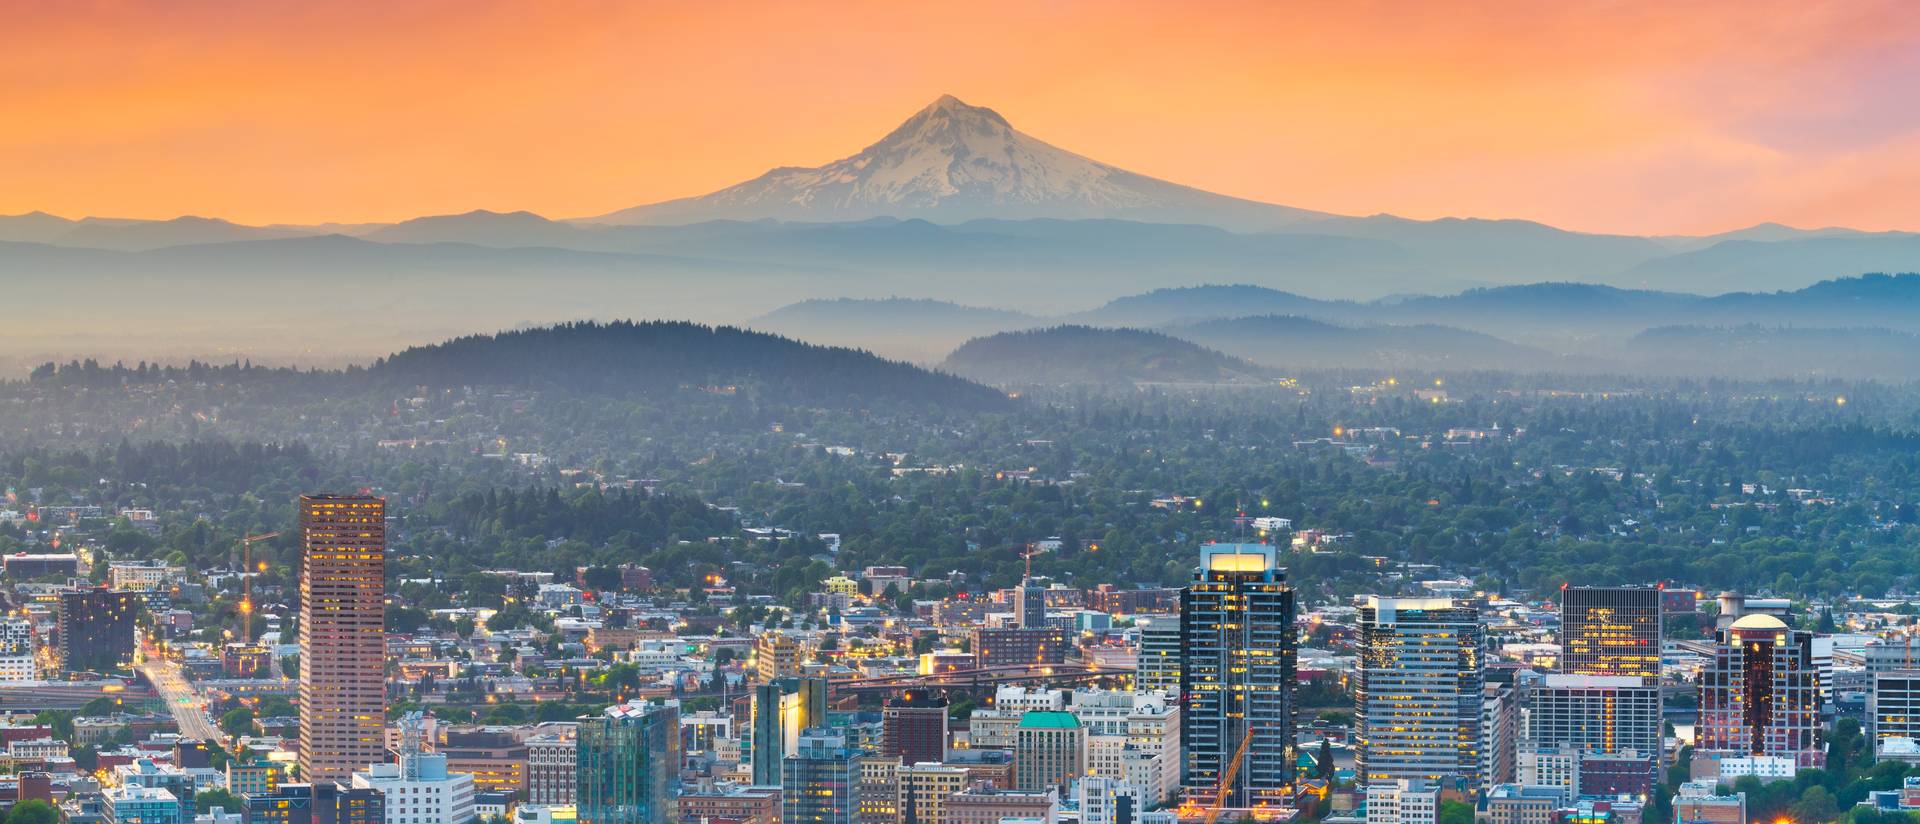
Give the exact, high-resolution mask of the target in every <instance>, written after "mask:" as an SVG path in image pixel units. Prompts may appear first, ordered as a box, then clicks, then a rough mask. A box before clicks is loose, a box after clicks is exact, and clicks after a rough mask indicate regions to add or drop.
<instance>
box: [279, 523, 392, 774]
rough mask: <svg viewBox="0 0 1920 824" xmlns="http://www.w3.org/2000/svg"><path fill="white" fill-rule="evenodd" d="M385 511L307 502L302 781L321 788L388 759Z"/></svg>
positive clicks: (302, 591)
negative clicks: (385, 731) (386, 736)
mask: <svg viewBox="0 0 1920 824" xmlns="http://www.w3.org/2000/svg"><path fill="white" fill-rule="evenodd" d="M386 511H387V502H386V499H384V498H375V497H370V496H361V495H302V496H300V773H301V778H302V779H303V780H306V781H311V782H314V783H316V784H317V783H320V782H327V781H338V782H343V783H344V782H346V781H348V780H350V779H351V778H352V777H353V771H354V770H356V769H365V768H366V766H367V765H368V764H374V763H384V762H385V761H386V760H387V757H386V745H385V735H384V728H385V726H386V717H387V695H386V679H385V678H384V677H383V676H382V672H381V670H382V664H383V658H384V656H385V654H386V640H385V636H384V635H383V632H384V630H385V626H384V624H385V620H386V567H387V562H386V549H387V528H386Z"/></svg>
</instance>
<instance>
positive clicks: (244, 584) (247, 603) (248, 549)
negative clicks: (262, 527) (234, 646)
mask: <svg viewBox="0 0 1920 824" xmlns="http://www.w3.org/2000/svg"><path fill="white" fill-rule="evenodd" d="M278 537H280V533H279V532H267V533H263V534H260V535H248V536H246V537H244V538H241V539H240V551H241V553H242V555H243V556H244V557H245V560H243V561H241V566H240V587H241V594H240V606H239V609H238V612H239V615H240V643H241V644H242V645H245V644H251V643H253V576H255V575H258V574H260V573H262V572H266V571H267V562H266V561H261V562H260V568H259V569H254V567H253V545H254V544H256V543H259V542H260V541H265V540H267V539H269V538H278Z"/></svg>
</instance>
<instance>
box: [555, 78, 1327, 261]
mask: <svg viewBox="0 0 1920 824" xmlns="http://www.w3.org/2000/svg"><path fill="white" fill-rule="evenodd" d="M1320 216H1322V215H1320V214H1319V213H1316V212H1308V211H1305V210H1300V209H1291V208H1288V207H1284V206H1274V205H1270V204H1265V203H1257V202H1254V201H1250V200H1241V199H1238V198H1231V197H1226V196H1223V195H1216V194H1212V193H1209V192H1203V191H1201V190H1198V189H1193V188H1189V187H1186V186H1180V185H1177V184H1173V183H1168V182H1166V181H1163V180H1157V179H1154V178H1150V177H1146V176H1144V175H1137V174H1134V173H1132V172H1129V171H1126V170H1124V169H1120V168H1117V167H1114V166H1110V165H1107V164H1105V163H1100V162H1098V161H1095V160H1091V159H1089V158H1086V157H1083V156H1081V155H1077V154H1074V153H1072V152H1069V151H1066V150H1065V149H1061V148H1058V147H1056V146H1053V145H1050V144H1048V143H1046V142H1043V141H1041V140H1038V139H1035V138H1033V137H1031V136H1029V135H1027V134H1024V133H1022V132H1020V131H1019V130H1017V129H1015V128H1013V126H1012V124H1010V123H1008V122H1007V120H1006V118H1004V117H1001V116H1000V114H999V113H998V112H995V111H994V110H992V109H988V108H985V107H981V106H970V105H967V104H966V103H964V102H962V101H961V100H960V99H958V98H956V97H954V96H952V95H943V96H941V97H940V99H938V100H935V101H934V102H933V103H932V104H930V105H928V106H927V107H926V108H924V109H921V110H920V111H919V112H916V113H915V114H914V115H913V116H912V117H909V118H907V120H906V122H904V123H901V124H900V125H899V127H897V128H895V129H894V130H893V131H892V132H890V133H888V134H887V136H885V137H883V138H881V139H880V140H879V141H878V142H876V143H874V144H873V145H871V146H868V147H866V148H865V149H863V150H861V151H860V152H859V153H858V154H855V155H852V156H850V157H846V158H842V159H840V160H836V161H833V162H832V163H828V164H826V165H824V166H819V167H815V168H798V167H781V168H777V169H774V170H772V171H769V172H767V173H766V174H763V175H761V176H759V177H757V178H754V179H753V180H749V181H747V182H745V183H740V184H737V185H734V186H729V187H727V188H725V189H721V190H720V191H717V192H714V193H712V194H708V195H703V196H700V197H693V198H684V199H680V200H672V201H667V202H665V203H658V204H653V205H648V206H639V207H635V208H632V209H626V210H623V211H619V212H614V213H612V214H609V215H605V216H602V217H599V218H593V219H592V220H593V222H597V223H621V224H669V223H693V222H698V221H703V220H717V219H733V220H755V219H761V218H775V219H780V220H802V221H833V220H864V219H868V218H874V217H900V218H912V217H918V218H925V219H928V220H934V221H940V222H958V221H965V220H973V219H978V218H1007V219H1025V218H1043V217H1044V218H1064V219H1084V218H1127V219H1135V220H1145V221H1156V222H1181V223H1208V224H1214V225H1222V226H1228V227H1230V228H1266V227H1271V226H1276V225H1281V224H1284V223H1290V222H1294V221H1297V220H1300V219H1303V218H1311V217H1320Z"/></svg>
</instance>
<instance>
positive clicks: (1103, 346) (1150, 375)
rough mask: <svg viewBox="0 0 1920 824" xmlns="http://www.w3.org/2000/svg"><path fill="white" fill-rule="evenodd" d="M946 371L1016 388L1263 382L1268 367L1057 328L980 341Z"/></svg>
mask: <svg viewBox="0 0 1920 824" xmlns="http://www.w3.org/2000/svg"><path fill="white" fill-rule="evenodd" d="M946 366H947V368H949V369H952V370H953V371H954V372H956V373H958V374H961V375H966V376H967V377H970V378H973V379H975V380H983V381H988V382H992V383H998V384H1004V385H1013V384H1114V383H1230V382H1262V381H1264V380H1266V379H1267V377H1268V376H1267V374H1266V370H1264V369H1262V368H1260V367H1258V366H1255V365H1253V364H1251V363H1248V362H1247V361H1243V360H1240V359H1239V358H1235V357H1231V356H1228V355H1223V354H1221V353H1219V352H1216V351H1214V350H1212V349H1208V348H1206V347H1204V346H1200V345H1198V344H1194V343H1190V342H1188V341H1184V340H1181V339H1179V338H1173V337H1168V336H1166V335H1162V334H1160V333H1158V332H1147V331H1143V330H1139V329H1096V328H1093V327H1090V326H1056V327H1053V328H1051V329H1036V330H1031V331H1025V332H1002V333H1000V334H997V335H990V336H987V337H983V338H974V339H973V340H970V341H967V342H966V343H965V344H963V345H961V347H960V348H958V349H955V350H954V351H953V354H952V355H949V356H948V357H947V361H946Z"/></svg>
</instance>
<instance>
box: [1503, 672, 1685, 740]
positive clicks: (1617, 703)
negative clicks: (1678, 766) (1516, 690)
mask: <svg viewBox="0 0 1920 824" xmlns="http://www.w3.org/2000/svg"><path fill="white" fill-rule="evenodd" d="M1525 718H1526V722H1525V724H1524V726H1525V730H1526V731H1525V737H1526V740H1527V744H1528V746H1533V747H1545V748H1550V749H1561V748H1572V749H1574V750H1577V751H1579V752H1590V753H1601V754H1606V755H1621V754H1624V753H1635V754H1637V755H1639V756H1641V757H1644V758H1657V757H1659V754H1660V747H1661V722H1662V719H1661V716H1660V686H1659V685H1658V684H1656V683H1649V682H1648V681H1647V680H1646V679H1643V678H1639V677H1636V676H1631V675H1564V674H1554V675H1548V676H1545V677H1544V678H1542V679H1541V681H1540V683H1538V684H1536V685H1534V686H1533V687H1532V688H1531V689H1529V690H1527V699H1526V710H1525Z"/></svg>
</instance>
